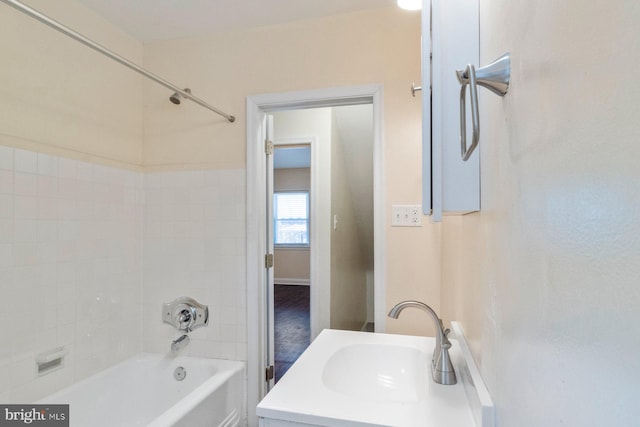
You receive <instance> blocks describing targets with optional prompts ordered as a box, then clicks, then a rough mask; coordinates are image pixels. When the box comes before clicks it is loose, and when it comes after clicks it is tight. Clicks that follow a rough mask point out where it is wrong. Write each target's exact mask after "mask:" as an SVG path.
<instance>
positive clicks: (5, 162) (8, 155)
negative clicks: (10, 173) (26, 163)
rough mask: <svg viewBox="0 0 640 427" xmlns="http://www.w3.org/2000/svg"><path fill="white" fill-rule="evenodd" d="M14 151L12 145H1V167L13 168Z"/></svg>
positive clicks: (5, 168)
mask: <svg viewBox="0 0 640 427" xmlns="http://www.w3.org/2000/svg"><path fill="white" fill-rule="evenodd" d="M13 152H14V149H13V148H12V147H5V146H4V145H0V169H4V170H13Z"/></svg>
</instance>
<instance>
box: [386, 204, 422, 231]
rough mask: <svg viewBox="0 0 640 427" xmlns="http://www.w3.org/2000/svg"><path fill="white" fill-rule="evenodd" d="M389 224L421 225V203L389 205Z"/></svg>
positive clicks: (396, 225) (403, 225)
mask: <svg viewBox="0 0 640 427" xmlns="http://www.w3.org/2000/svg"><path fill="white" fill-rule="evenodd" d="M391 226H392V227H421V226H422V206H421V205H392V206H391Z"/></svg>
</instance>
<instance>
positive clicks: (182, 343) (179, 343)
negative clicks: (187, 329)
mask: <svg viewBox="0 0 640 427" xmlns="http://www.w3.org/2000/svg"><path fill="white" fill-rule="evenodd" d="M189 341H191V339H190V338H189V336H188V335H182V336H181V337H180V338H178V339H177V340H175V341H172V342H171V353H172V354H176V353H177V352H178V351H180V350H181V349H183V348H184V347H186V346H187V345H188V344H189Z"/></svg>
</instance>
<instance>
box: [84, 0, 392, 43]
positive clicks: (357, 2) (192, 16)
mask: <svg viewBox="0 0 640 427" xmlns="http://www.w3.org/2000/svg"><path fill="white" fill-rule="evenodd" d="M79 1H80V2H81V3H83V4H84V5H86V6H87V7H89V8H91V9H93V10H94V11H95V12H97V13H98V14H99V15H101V16H103V17H104V18H105V19H106V20H107V21H109V22H111V23H113V24H114V25H116V26H118V27H120V28H122V29H123V30H125V31H126V32H127V33H129V34H130V35H132V36H133V37H135V38H136V39H138V40H140V41H141V42H143V43H147V42H153V41H159V40H168V39H177V38H184V37H194V36H199V35H203V34H208V33H216V32H227V31H233V30H240V29H247V28H252V27H262V26H269V25H277V24H283V23H285V22H291V21H297V20H301V19H309V18H317V17H322V16H328V15H334V14H339V13H347V12H355V11H358V10H363V9H375V8H380V7H389V6H393V5H395V4H396V0H135V1H132V0H79Z"/></svg>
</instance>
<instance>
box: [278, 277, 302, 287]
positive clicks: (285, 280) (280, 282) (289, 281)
mask: <svg viewBox="0 0 640 427" xmlns="http://www.w3.org/2000/svg"><path fill="white" fill-rule="evenodd" d="M273 283H274V284H276V285H300V286H310V285H311V280H309V279H290V278H280V279H279V278H274V279H273Z"/></svg>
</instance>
